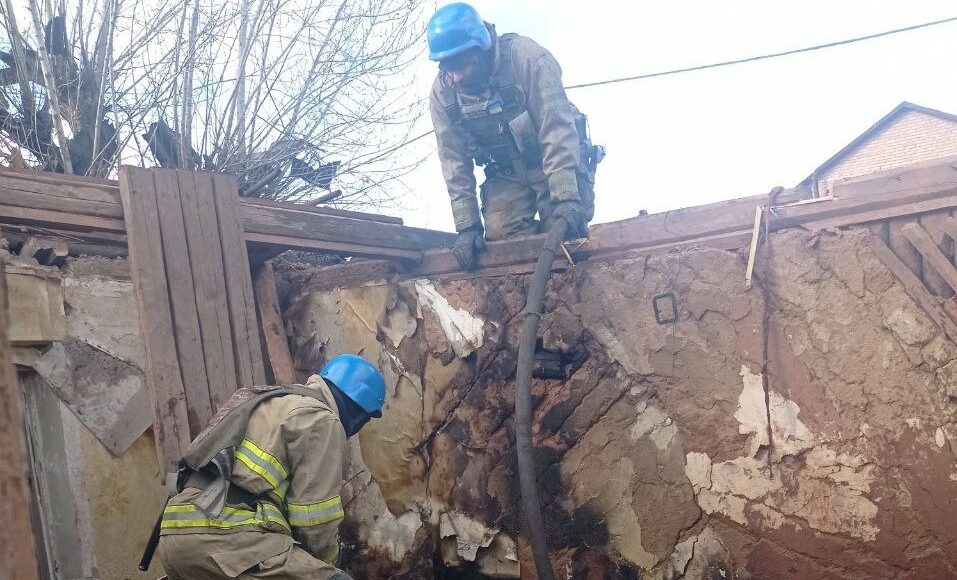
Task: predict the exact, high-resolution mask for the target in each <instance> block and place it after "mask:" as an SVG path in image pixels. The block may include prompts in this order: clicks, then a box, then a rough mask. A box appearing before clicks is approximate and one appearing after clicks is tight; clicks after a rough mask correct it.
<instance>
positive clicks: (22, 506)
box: [0, 260, 39, 580]
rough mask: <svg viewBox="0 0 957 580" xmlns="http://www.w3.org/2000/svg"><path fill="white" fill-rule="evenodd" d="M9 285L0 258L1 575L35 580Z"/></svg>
mask: <svg viewBox="0 0 957 580" xmlns="http://www.w3.org/2000/svg"><path fill="white" fill-rule="evenodd" d="M8 324H9V319H8V318H7V288H6V275H5V273H4V264H3V261H2V260H0V441H3V444H2V445H0V490H3V493H0V513H2V514H3V520H4V521H3V525H0V578H17V579H23V580H36V579H37V578H38V577H39V568H38V565H37V557H36V547H35V544H34V537H35V531H34V529H33V523H32V521H31V517H30V505H31V502H32V498H31V494H30V487H29V485H30V484H29V476H28V473H29V471H28V469H27V461H28V459H27V458H28V457H29V455H28V454H27V446H26V439H25V436H24V423H23V404H22V401H21V398H20V387H19V382H18V381H17V375H16V372H14V370H13V363H12V361H11V360H10V353H11V349H10V345H9V344H8V343H7V325H8Z"/></svg>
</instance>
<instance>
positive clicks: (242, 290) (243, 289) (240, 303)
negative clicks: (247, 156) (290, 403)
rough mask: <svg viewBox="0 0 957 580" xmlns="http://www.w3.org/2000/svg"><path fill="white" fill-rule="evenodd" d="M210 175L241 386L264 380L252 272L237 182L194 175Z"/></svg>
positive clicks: (263, 381)
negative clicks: (241, 216) (240, 214)
mask: <svg viewBox="0 0 957 580" xmlns="http://www.w3.org/2000/svg"><path fill="white" fill-rule="evenodd" d="M204 178H206V179H211V180H212V185H213V199H214V201H215V205H216V215H217V217H218V219H219V238H220V241H221V242H222V260H223V273H224V274H225V279H226V300H227V304H228V306H229V321H230V324H231V325H232V334H233V352H234V353H235V355H236V368H237V369H239V371H238V373H239V374H238V377H237V383H238V385H239V386H240V387H247V386H253V385H261V384H264V383H265V382H266V373H265V368H264V367H263V359H262V346H261V344H260V342H259V327H258V325H257V324H256V303H255V299H254V298H253V288H252V276H251V275H250V272H249V256H248V255H247V253H246V243H245V236H244V231H243V224H242V221H241V220H240V216H239V211H238V209H239V207H238V206H239V194H238V192H237V187H236V182H235V180H233V179H232V178H231V177H229V176H227V175H223V174H214V173H205V174H197V175H196V176H195V179H196V180H197V181H198V180H200V179H204Z"/></svg>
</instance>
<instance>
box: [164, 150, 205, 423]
mask: <svg viewBox="0 0 957 580" xmlns="http://www.w3.org/2000/svg"><path fill="white" fill-rule="evenodd" d="M151 171H152V173H153V180H154V182H155V184H156V206H157V209H158V211H159V225H160V232H161V238H162V241H163V261H164V262H165V263H166V276H167V278H168V279H169V297H170V302H171V307H172V314H173V330H174V336H175V340H176V352H177V353H178V354H179V365H180V369H181V371H182V374H183V387H184V390H185V392H186V410H187V416H188V417H189V429H190V435H191V437H190V438H192V437H195V436H196V435H199V432H200V431H202V430H203V428H205V427H206V424H207V423H209V420H210V419H212V418H213V411H212V405H211V403H210V397H209V382H208V380H207V378H206V361H205V359H204V357H203V341H202V338H201V336H200V329H199V314H198V313H197V310H196V293H195V290H194V282H193V269H192V268H191V267H190V249H189V244H188V243H187V239H186V225H185V223H184V219H183V207H182V204H181V203H180V194H179V183H178V182H177V180H176V172H175V171H171V170H163V169H153V170H151Z"/></svg>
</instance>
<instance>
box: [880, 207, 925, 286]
mask: <svg viewBox="0 0 957 580" xmlns="http://www.w3.org/2000/svg"><path fill="white" fill-rule="evenodd" d="M916 222H917V218H913V217H912V218H898V219H892V220H890V225H889V231H890V238H889V242H888V246H889V247H890V249H891V250H893V251H894V253H895V254H897V257H898V258H900V260H901V262H903V263H904V264H905V265H906V266H907V267H908V268H910V271H911V272H913V273H914V275H915V276H917V278H918V279H920V280H923V279H924V260H923V258H922V257H921V255H920V252H919V251H917V248H915V247H914V246H913V245H912V244H911V243H910V240H908V239H907V236H906V235H905V234H904V231H903V230H904V228H905V227H907V226H908V225H909V224H912V223H916Z"/></svg>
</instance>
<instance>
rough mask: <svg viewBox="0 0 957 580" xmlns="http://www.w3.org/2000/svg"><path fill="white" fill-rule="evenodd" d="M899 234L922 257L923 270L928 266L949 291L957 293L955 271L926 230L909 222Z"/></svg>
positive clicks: (956, 274)
mask: <svg viewBox="0 0 957 580" xmlns="http://www.w3.org/2000/svg"><path fill="white" fill-rule="evenodd" d="M901 233H903V234H904V236H905V237H906V238H907V241H909V242H910V243H911V244H912V245H913V246H914V247H915V248H916V249H917V251H918V252H920V254H921V255H922V256H923V257H924V265H925V270H926V265H928V264H929V265H930V266H931V267H932V268H933V269H934V270H935V271H936V272H937V274H938V275H939V276H940V277H941V278H943V279H944V281H945V282H947V284H948V285H949V286H950V287H951V289H953V290H954V291H957V269H954V265H953V264H952V263H951V262H950V260H948V259H947V256H945V255H944V253H943V252H941V251H940V248H938V247H937V244H935V243H934V240H933V239H932V238H931V237H930V234H928V233H927V230H925V229H924V228H922V227H921V225H920V224H919V223H917V222H911V223H909V224H907V225H905V226H904V227H903V228H901Z"/></svg>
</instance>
